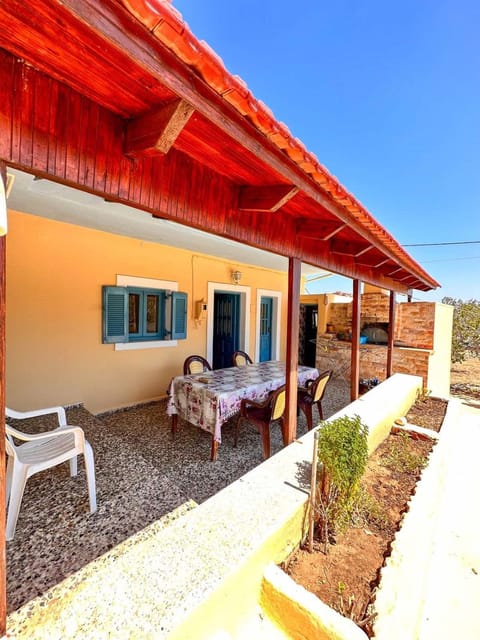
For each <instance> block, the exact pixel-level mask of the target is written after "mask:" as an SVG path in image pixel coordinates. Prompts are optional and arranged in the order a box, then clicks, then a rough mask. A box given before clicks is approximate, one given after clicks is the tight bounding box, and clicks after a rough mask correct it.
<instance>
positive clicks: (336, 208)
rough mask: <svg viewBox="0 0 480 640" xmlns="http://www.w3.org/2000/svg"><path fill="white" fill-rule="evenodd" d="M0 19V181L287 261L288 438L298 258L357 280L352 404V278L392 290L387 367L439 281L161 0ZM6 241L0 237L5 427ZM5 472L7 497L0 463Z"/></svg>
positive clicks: (17, 13)
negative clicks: (38, 183) (73, 192)
mask: <svg viewBox="0 0 480 640" xmlns="http://www.w3.org/2000/svg"><path fill="white" fill-rule="evenodd" d="M0 21H1V25H2V29H1V31H0V77H1V82H0V170H1V174H2V178H3V179H5V176H6V169H7V167H8V166H12V167H15V168H18V169H21V170H23V171H26V172H29V173H32V174H35V175H36V176H39V177H44V178H48V179H50V180H54V181H58V182H61V183H63V184H66V185H68V186H71V187H74V188H77V189H82V190H84V191H88V192H90V193H93V194H96V195H99V196H101V197H103V198H105V199H108V200H111V201H115V202H119V203H124V204H128V205H130V206H132V207H136V208H138V209H142V210H144V211H148V212H150V213H151V214H152V216H154V217H157V218H165V219H168V220H172V221H175V222H178V223H180V224H183V225H187V226H190V227H193V228H196V229H201V230H203V231H207V232H210V233H213V234H216V235H218V236H221V237H224V238H229V239H233V240H236V241H239V242H242V243H244V244H248V245H251V246H253V247H258V248H262V249H265V250H267V251H271V252H273V253H277V254H280V255H282V256H286V257H288V259H289V274H288V288H289V298H288V335H287V358H286V360H287V415H286V418H287V419H286V421H285V423H286V429H285V434H284V437H285V441H286V442H291V441H292V440H293V438H294V437H295V424H296V414H295V412H296V387H297V384H296V383H297V379H296V370H297V358H298V356H297V354H298V319H299V290H300V266H301V263H302V262H305V263H308V264H311V265H314V266H318V267H319V268H322V269H326V270H329V271H333V272H336V273H338V274H341V275H344V276H347V277H350V278H352V279H353V281H354V304H353V326H352V333H353V340H352V385H351V389H352V394H351V395H352V398H355V397H356V394H357V389H358V361H359V349H358V340H355V337H356V336H357V337H358V335H359V330H360V327H359V318H360V305H359V290H360V289H359V288H360V282H361V281H364V282H368V283H371V284H375V285H378V286H380V287H382V288H384V289H388V290H390V292H391V298H390V302H391V304H390V310H391V312H390V314H391V320H392V322H391V323H390V334H391V335H390V339H389V345H388V367H387V369H388V371H389V372H391V362H392V352H393V313H394V295H395V292H399V293H407V292H408V291H409V290H411V289H418V290H422V291H428V290H430V289H432V288H435V287H437V286H439V285H438V283H437V282H436V281H435V280H434V279H433V278H432V277H431V276H430V275H429V274H428V273H427V272H426V271H425V270H424V269H423V268H422V267H421V266H420V265H419V264H418V263H416V262H415V261H414V260H413V259H412V258H411V256H409V255H408V253H406V252H405V251H404V250H403V249H402V247H401V246H400V245H399V244H398V242H397V241H396V240H395V239H394V238H393V237H392V236H391V235H390V234H389V233H388V232H387V231H386V230H385V229H384V228H383V227H382V226H381V225H380V224H379V223H378V222H377V221H376V220H375V219H374V218H373V217H372V216H371V214H370V213H369V212H368V211H366V210H365V208H364V207H363V206H362V205H361V204H360V203H359V202H358V201H357V200H356V199H355V197H354V196H353V195H352V194H350V193H349V192H348V191H347V190H346V189H345V188H344V187H343V186H342V185H341V184H340V183H339V182H338V180H337V179H336V178H334V177H333V176H332V175H331V174H330V173H329V172H328V171H327V170H326V169H325V167H323V166H322V165H321V164H320V163H319V161H318V160H317V158H316V157H315V156H314V155H313V154H311V153H309V152H308V151H307V149H306V148H305V147H304V146H303V144H302V143H301V142H300V141H299V140H298V139H296V138H294V137H293V136H292V134H291V133H290V132H289V130H288V128H287V127H286V126H285V125H284V124H282V123H279V122H278V121H276V120H275V118H274V116H273V114H272V113H271V112H270V111H269V109H268V108H267V107H266V106H265V105H264V104H263V103H261V102H259V101H258V100H256V99H255V98H254V96H253V95H252V94H251V93H250V91H249V90H248V87H247V86H246V85H245V84H244V83H243V81H242V80H240V79H239V78H238V77H236V76H232V75H231V74H230V73H229V72H228V71H227V70H226V69H225V67H224V66H223V64H222V61H221V60H220V59H219V58H218V56H217V55H216V54H215V53H214V52H213V51H212V50H211V49H209V47H208V46H207V45H206V44H205V43H202V42H199V41H198V40H197V39H196V38H195V37H194V36H193V34H192V33H191V32H190V30H189V29H188V27H187V25H186V24H185V23H184V22H183V20H182V18H181V16H180V15H179V14H178V12H177V11H176V10H175V9H174V8H173V7H172V5H171V4H170V3H169V2H167V1H162V0H150V1H149V2H146V0H101V1H98V0H83V1H82V2H79V1H78V0H62V2H60V0H32V1H31V2H29V3H23V2H18V1H17V0H2V3H1V4H0ZM5 246H6V240H5V238H1V239H0V261H1V279H0V313H1V318H0V360H1V367H2V369H1V373H2V376H1V385H0V413H1V415H2V417H3V415H4V406H5V395H4V394H5V384H4V380H5V365H4V362H5V329H4V328H5V322H4V320H5V286H6V283H5ZM2 422H3V418H2ZM3 428H4V427H3ZM0 446H1V447H4V438H3V437H1V438H0ZM0 473H1V474H2V477H0V484H1V486H0V495H1V496H4V495H5V491H4V490H3V487H4V481H5V478H4V477H3V474H4V467H3V466H2V471H1V472H0ZM4 516H5V504H4V499H3V498H1V499H0V517H1V518H3V519H4ZM0 529H1V532H0V542H1V544H2V545H4V539H1V538H2V537H3V535H4V528H3V527H0ZM2 558H3V560H2V562H1V567H0V574H1V575H0V634H3V633H4V632H5V615H6V613H5V612H6V602H5V554H3V556H2Z"/></svg>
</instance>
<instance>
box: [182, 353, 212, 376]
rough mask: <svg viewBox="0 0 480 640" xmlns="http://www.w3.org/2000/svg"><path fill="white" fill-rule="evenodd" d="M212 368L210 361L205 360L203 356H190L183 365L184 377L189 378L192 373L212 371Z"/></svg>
mask: <svg viewBox="0 0 480 640" xmlns="http://www.w3.org/2000/svg"><path fill="white" fill-rule="evenodd" d="M211 370H212V367H211V366H210V363H209V362H208V360H205V358H203V357H202V356H188V358H187V359H186V360H185V362H184V363H183V375H185V376H187V375H189V374H192V373H203V372H204V371H211Z"/></svg>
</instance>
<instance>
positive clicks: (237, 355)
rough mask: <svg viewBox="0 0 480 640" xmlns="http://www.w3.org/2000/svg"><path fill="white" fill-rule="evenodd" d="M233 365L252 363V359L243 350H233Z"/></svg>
mask: <svg viewBox="0 0 480 640" xmlns="http://www.w3.org/2000/svg"><path fill="white" fill-rule="evenodd" d="M232 362H233V366H234V367H244V366H245V365H247V364H253V361H252V359H251V358H250V356H249V355H248V353H246V352H245V351H235V352H234V354H233V356H232Z"/></svg>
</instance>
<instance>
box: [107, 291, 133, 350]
mask: <svg viewBox="0 0 480 640" xmlns="http://www.w3.org/2000/svg"><path fill="white" fill-rule="evenodd" d="M102 292H103V337H102V342H103V343H112V342H128V293H127V289H126V288H125V287H108V286H104V287H102Z"/></svg>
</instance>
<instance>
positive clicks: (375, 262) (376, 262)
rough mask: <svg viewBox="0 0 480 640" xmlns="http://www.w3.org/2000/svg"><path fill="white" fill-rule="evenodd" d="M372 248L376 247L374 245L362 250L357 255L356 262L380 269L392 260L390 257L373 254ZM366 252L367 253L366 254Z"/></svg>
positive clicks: (360, 265)
mask: <svg viewBox="0 0 480 640" xmlns="http://www.w3.org/2000/svg"><path fill="white" fill-rule="evenodd" d="M372 249H375V247H373V246H372V245H370V246H369V247H368V249H366V250H365V251H363V252H361V253H360V254H359V255H357V256H356V257H355V263H356V264H357V265H358V266H359V267H372V268H373V269H378V267H381V266H382V265H384V264H386V263H387V262H390V258H386V257H385V256H379V255H378V253H377V255H375V254H374V255H371V254H369V253H368V252H370V251H371V250H372ZM365 254H366V255H365Z"/></svg>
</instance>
